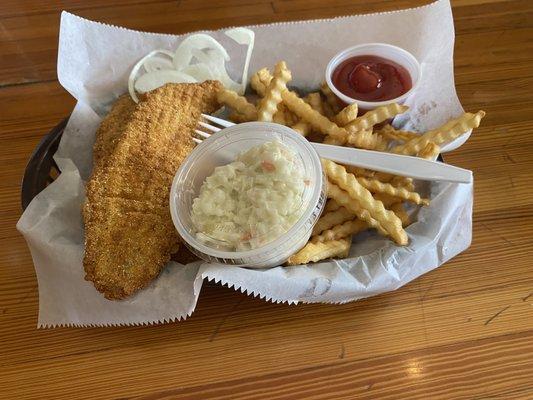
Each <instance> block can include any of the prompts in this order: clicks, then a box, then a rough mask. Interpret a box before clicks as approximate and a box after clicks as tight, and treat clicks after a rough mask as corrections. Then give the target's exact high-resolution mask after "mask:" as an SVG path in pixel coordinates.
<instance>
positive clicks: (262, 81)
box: [250, 68, 307, 136]
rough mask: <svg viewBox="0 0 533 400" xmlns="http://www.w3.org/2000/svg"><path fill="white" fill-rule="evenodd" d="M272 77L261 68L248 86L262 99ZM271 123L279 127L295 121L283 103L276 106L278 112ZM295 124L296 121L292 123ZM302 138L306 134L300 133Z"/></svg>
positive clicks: (265, 69) (266, 69) (266, 70)
mask: <svg viewBox="0 0 533 400" xmlns="http://www.w3.org/2000/svg"><path fill="white" fill-rule="evenodd" d="M272 79H273V77H272V75H270V72H269V71H268V68H261V69H260V70H258V71H257V72H256V73H255V74H253V75H252V77H251V78H250V86H251V87H252V89H254V90H255V91H256V92H257V94H258V95H259V96H261V97H264V96H265V94H266V90H267V87H268V85H270V82H271V81H272ZM272 119H273V121H274V122H276V123H278V124H281V125H290V124H291V123H293V121H294V120H296V119H297V118H296V116H295V115H294V114H293V113H292V112H291V111H290V110H288V109H287V107H285V105H284V104H283V102H281V103H280V104H278V111H277V112H276V113H275V114H274V116H273V117H272ZM294 122H296V121H294ZM300 133H301V134H302V135H303V136H306V134H307V132H306V133H305V134H304V132H300Z"/></svg>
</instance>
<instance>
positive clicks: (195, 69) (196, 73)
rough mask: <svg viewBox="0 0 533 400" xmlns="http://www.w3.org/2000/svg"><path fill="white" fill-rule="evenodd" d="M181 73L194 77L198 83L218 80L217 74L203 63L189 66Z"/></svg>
mask: <svg viewBox="0 0 533 400" xmlns="http://www.w3.org/2000/svg"><path fill="white" fill-rule="evenodd" d="M181 72H183V73H185V74H187V75H190V76H192V77H193V78H194V79H196V80H197V81H198V82H203V81H207V80H210V79H217V74H216V73H215V72H214V71H213V70H212V69H211V68H209V66H208V65H206V64H203V63H199V64H193V65H189V66H188V67H185V68H183V69H182V70H181Z"/></svg>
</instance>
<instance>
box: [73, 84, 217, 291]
mask: <svg viewBox="0 0 533 400" xmlns="http://www.w3.org/2000/svg"><path fill="white" fill-rule="evenodd" d="M220 88H221V84H220V83H219V82H218V81H206V82H203V83H201V84H167V85H165V86H163V87H161V88H158V89H156V90H154V91H152V92H149V93H147V94H146V95H145V96H144V97H143V99H142V101H141V102H140V103H139V104H137V105H132V104H131V102H129V100H127V99H125V98H124V97H123V98H121V99H119V100H118V101H117V103H116V105H115V107H114V109H113V110H112V111H111V112H110V114H109V115H108V117H106V119H105V120H104V121H103V123H102V128H101V129H100V130H99V132H98V134H97V139H96V142H95V164H94V168H93V174H92V176H91V178H90V180H89V181H88V183H87V201H86V203H85V205H84V210H83V216H84V222H85V257H84V260H83V265H84V268H85V279H87V280H90V281H92V282H93V283H94V286H95V287H96V289H98V290H99V291H100V292H102V293H103V294H104V296H105V297H106V298H108V299H122V298H124V297H126V296H129V295H131V294H133V293H135V292H136V291H138V290H139V289H141V288H143V287H145V286H146V285H148V284H149V283H150V282H151V281H152V280H153V279H154V278H155V277H156V276H157V275H158V274H159V272H160V271H161V269H162V268H163V267H164V265H165V264H166V263H167V262H168V261H169V259H170V255H171V254H172V253H174V252H175V251H176V250H177V249H178V241H179V238H178V235H177V233H176V230H175V228H174V225H173V223H172V220H171V217H170V211H169V204H168V203H169V194H170V186H171V184H172V179H173V178H174V174H175V173H176V171H177V169H178V168H179V166H180V164H181V163H182V161H183V159H184V158H185V157H186V156H187V154H189V152H190V151H191V150H192V149H193V142H192V140H191V132H192V130H193V129H194V128H195V126H196V124H197V121H198V119H199V117H200V113H211V112H213V111H215V110H216V108H217V107H218V104H217V101H216V93H217V91H218V90H219V89H220Z"/></svg>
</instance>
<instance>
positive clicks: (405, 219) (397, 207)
mask: <svg viewBox="0 0 533 400" xmlns="http://www.w3.org/2000/svg"><path fill="white" fill-rule="evenodd" d="M389 210H391V211H392V212H394V214H396V215H397V216H398V218H400V219H401V221H402V226H403V227H404V228H405V227H407V226H409V225H410V224H411V217H410V216H409V214H407V211H405V208H404V206H403V203H401V202H398V203H394V204H392V205H391V206H390V207H389Z"/></svg>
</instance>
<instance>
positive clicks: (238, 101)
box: [217, 89, 257, 121]
mask: <svg viewBox="0 0 533 400" xmlns="http://www.w3.org/2000/svg"><path fill="white" fill-rule="evenodd" d="M217 100H218V102H219V103H220V104H224V105H226V106H229V107H231V108H233V109H234V110H235V111H236V112H237V113H239V114H241V115H242V116H244V118H246V119H247V120H248V121H255V120H256V119H257V110H256V108H255V106H254V105H253V104H251V103H249V102H248V100H246V98H245V97H244V96H240V95H238V94H237V93H236V92H234V91H233V90H228V89H222V90H220V91H219V92H218V93H217Z"/></svg>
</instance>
